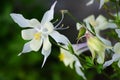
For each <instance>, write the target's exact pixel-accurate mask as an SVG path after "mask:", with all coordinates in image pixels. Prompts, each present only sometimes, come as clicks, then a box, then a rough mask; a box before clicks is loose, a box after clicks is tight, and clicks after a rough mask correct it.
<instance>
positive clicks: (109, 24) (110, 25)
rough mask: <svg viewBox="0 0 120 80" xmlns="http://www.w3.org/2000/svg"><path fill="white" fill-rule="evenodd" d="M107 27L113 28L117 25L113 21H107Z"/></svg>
mask: <svg viewBox="0 0 120 80" xmlns="http://www.w3.org/2000/svg"><path fill="white" fill-rule="evenodd" d="M107 28H111V29H115V28H117V25H116V24H115V23H108V24H107Z"/></svg>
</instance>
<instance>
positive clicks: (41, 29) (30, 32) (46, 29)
mask: <svg viewBox="0 0 120 80" xmlns="http://www.w3.org/2000/svg"><path fill="white" fill-rule="evenodd" d="M56 3H57V1H55V3H54V4H53V5H52V6H51V8H50V10H48V11H47V12H45V14H44V16H43V18H42V20H41V22H39V21H38V20H37V19H34V18H33V19H30V20H29V19H25V18H24V17H23V16H22V15H21V14H16V13H11V14H10V16H11V17H12V19H13V20H14V21H15V22H16V23H17V24H18V25H19V26H21V27H23V28H27V27H29V29H25V30H22V38H23V39H24V40H30V41H29V42H27V43H26V44H25V45H24V47H23V50H22V52H21V53H20V54H19V55H21V54H22V53H26V52H30V51H38V50H39V49H40V48H41V46H42V52H41V53H42V54H43V55H44V61H43V64H42V66H43V65H44V63H45V61H46V59H47V57H48V56H49V55H50V52H51V43H50V41H49V37H48V36H51V37H52V38H53V39H54V40H55V41H56V42H60V43H63V44H67V43H68V42H69V40H68V39H67V38H66V37H65V36H64V35H62V34H60V33H58V32H57V31H55V28H54V27H53V24H52V23H51V22H50V21H51V20H52V19H53V17H54V7H55V5H56ZM57 26H58V25H57Z"/></svg>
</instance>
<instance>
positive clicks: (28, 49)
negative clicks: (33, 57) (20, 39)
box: [18, 42, 32, 56]
mask: <svg viewBox="0 0 120 80" xmlns="http://www.w3.org/2000/svg"><path fill="white" fill-rule="evenodd" d="M30 51H32V50H31V48H30V42H27V43H25V45H24V47H23V50H22V52H21V53H19V54H18V56H20V55H21V54H22V53H27V52H30Z"/></svg>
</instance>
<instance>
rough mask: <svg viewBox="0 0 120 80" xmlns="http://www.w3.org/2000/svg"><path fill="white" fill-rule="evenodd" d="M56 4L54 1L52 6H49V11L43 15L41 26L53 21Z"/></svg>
mask: <svg viewBox="0 0 120 80" xmlns="http://www.w3.org/2000/svg"><path fill="white" fill-rule="evenodd" d="M56 3H57V1H55V2H54V4H53V5H52V6H51V8H50V10H48V11H47V12H46V13H45V14H44V16H43V18H42V20H41V24H42V25H44V24H45V23H46V22H50V21H51V20H52V19H53V17H54V7H55V5H56Z"/></svg>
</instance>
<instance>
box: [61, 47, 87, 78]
mask: <svg viewBox="0 0 120 80" xmlns="http://www.w3.org/2000/svg"><path fill="white" fill-rule="evenodd" d="M60 52H61V53H60V55H59V58H60V61H63V62H64V64H65V66H70V68H73V64H74V67H75V70H76V72H77V74H78V75H80V76H82V77H83V79H85V80H86V77H85V75H84V73H83V72H82V70H81V69H83V67H82V65H81V63H80V61H79V60H78V58H77V57H76V56H75V55H73V54H72V53H70V52H69V51H66V50H64V49H62V48H61V49H60ZM74 62H75V63H74Z"/></svg>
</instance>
